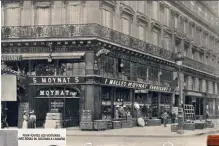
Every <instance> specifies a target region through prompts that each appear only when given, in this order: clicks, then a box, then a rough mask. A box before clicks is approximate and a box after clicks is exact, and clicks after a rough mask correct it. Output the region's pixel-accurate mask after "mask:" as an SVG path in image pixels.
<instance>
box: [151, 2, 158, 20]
mask: <svg viewBox="0 0 219 146" xmlns="http://www.w3.org/2000/svg"><path fill="white" fill-rule="evenodd" d="M152 3H153V13H152V16H153V19H154V20H157V21H158V12H159V8H158V6H159V5H158V2H157V1H153V2H152Z"/></svg>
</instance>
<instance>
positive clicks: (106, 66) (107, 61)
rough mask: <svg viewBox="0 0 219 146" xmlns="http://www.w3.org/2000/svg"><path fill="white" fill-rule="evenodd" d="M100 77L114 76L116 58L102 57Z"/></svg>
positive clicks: (99, 62)
mask: <svg viewBox="0 0 219 146" xmlns="http://www.w3.org/2000/svg"><path fill="white" fill-rule="evenodd" d="M98 66H99V69H100V75H102V76H110V75H111V76H112V75H113V72H114V70H115V69H114V58H113V57H110V56H101V57H100V58H99V60H98Z"/></svg>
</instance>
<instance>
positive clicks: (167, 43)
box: [164, 35, 171, 50]
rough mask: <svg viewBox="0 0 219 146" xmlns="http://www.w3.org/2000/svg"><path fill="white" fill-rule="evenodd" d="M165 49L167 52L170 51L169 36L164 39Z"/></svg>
mask: <svg viewBox="0 0 219 146" xmlns="http://www.w3.org/2000/svg"><path fill="white" fill-rule="evenodd" d="M164 43H165V48H166V49H167V50H171V37H170V36H169V35H166V36H165V38H164Z"/></svg>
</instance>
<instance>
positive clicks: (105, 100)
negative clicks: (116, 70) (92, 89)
mask: <svg viewBox="0 0 219 146" xmlns="http://www.w3.org/2000/svg"><path fill="white" fill-rule="evenodd" d="M112 99H113V94H112V88H107V87H104V88H102V119H110V120H111V119H112V115H113V110H112Z"/></svg>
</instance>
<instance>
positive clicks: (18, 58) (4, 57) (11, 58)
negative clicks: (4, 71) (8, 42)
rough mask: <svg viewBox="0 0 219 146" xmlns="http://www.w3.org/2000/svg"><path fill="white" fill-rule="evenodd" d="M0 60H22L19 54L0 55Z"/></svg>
mask: <svg viewBox="0 0 219 146" xmlns="http://www.w3.org/2000/svg"><path fill="white" fill-rule="evenodd" d="M1 60H3V61H20V60H22V56H21V55H2V58H1Z"/></svg>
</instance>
